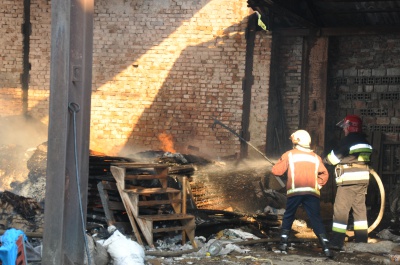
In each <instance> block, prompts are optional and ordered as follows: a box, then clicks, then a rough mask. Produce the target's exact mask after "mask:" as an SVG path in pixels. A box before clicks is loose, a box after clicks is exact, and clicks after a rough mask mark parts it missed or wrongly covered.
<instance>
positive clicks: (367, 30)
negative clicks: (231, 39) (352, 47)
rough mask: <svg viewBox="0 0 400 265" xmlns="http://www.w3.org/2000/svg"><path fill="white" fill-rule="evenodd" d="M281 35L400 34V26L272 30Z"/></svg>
mask: <svg viewBox="0 0 400 265" xmlns="http://www.w3.org/2000/svg"><path fill="white" fill-rule="evenodd" d="M272 33H273V34H277V35H281V36H313V35H314V36H320V37H323V36H325V37H329V36H357V35H386V34H399V33H400V27H387V26H369V27H338V28H320V29H308V28H280V29H275V30H273V31H272Z"/></svg>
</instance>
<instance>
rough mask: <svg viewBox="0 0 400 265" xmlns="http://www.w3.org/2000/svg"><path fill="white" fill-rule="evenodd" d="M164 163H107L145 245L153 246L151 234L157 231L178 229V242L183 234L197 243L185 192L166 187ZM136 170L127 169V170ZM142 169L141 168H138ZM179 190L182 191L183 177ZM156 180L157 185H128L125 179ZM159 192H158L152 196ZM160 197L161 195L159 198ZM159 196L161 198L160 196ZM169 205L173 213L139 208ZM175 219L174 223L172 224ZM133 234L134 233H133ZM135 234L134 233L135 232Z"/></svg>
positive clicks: (193, 221)
mask: <svg viewBox="0 0 400 265" xmlns="http://www.w3.org/2000/svg"><path fill="white" fill-rule="evenodd" d="M168 168H169V166H168V165H162V164H143V163H117V164H115V165H113V166H111V173H112V174H113V176H114V178H115V180H116V182H117V188H118V190H119V192H120V195H121V198H122V200H123V202H124V206H125V209H126V210H127V213H128V214H129V215H131V217H130V220H131V223H132V226H133V225H136V224H137V225H138V226H139V228H140V230H141V232H142V234H143V236H144V237H145V239H146V241H147V243H148V245H149V246H150V247H154V242H153V238H154V234H155V233H160V232H170V231H182V243H184V242H185V238H186V236H187V237H188V238H189V240H190V241H191V243H192V245H193V247H197V246H196V243H195V241H194V236H195V229H196V224H195V217H194V216H193V215H189V214H187V213H186V192H183V193H182V191H181V190H179V189H174V188H170V187H168V181H167V177H168ZM132 170H133V172H135V170H136V171H137V172H135V173H131V171H132ZM142 171H143V172H142ZM183 179H184V181H183V182H182V183H183V187H182V190H184V191H186V182H187V180H186V177H184V178H183ZM127 180H129V181H137V180H158V181H159V183H160V187H152V188H147V187H141V186H135V187H128V186H127V185H126V181H127ZM155 195H159V196H155ZM161 197H162V198H161ZM160 198H161V199H160ZM165 205H170V206H171V208H172V209H173V213H169V214H165V213H164V214H160V213H158V214H142V213H141V209H143V208H146V207H153V208H154V207H161V206H165ZM162 222H170V223H173V225H172V226H168V227H167V226H160V225H159V224H160V223H162ZM177 223H178V225H176V224H177ZM135 234H136V233H135ZM136 236H137V235H136Z"/></svg>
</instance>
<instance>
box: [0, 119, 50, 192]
mask: <svg viewBox="0 0 400 265" xmlns="http://www.w3.org/2000/svg"><path fill="white" fill-rule="evenodd" d="M46 141H47V125H45V124H43V123H41V122H40V121H38V120H35V119H33V118H31V117H26V116H22V115H21V116H7V117H0V178H1V179H0V191H3V190H9V191H13V183H22V182H24V181H26V180H27V179H28V174H29V170H28V168H27V161H28V159H29V158H30V157H31V155H32V154H33V153H34V150H35V149H36V147H37V146H38V145H40V144H41V143H43V142H46Z"/></svg>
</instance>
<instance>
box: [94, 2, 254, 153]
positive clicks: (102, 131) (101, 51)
mask: <svg viewBox="0 0 400 265" xmlns="http://www.w3.org/2000/svg"><path fill="white" fill-rule="evenodd" d="M249 14H250V13H249V10H248V8H247V6H246V3H245V2H243V1H208V2H207V3H206V2H204V1H198V2H191V3H190V4H189V3H187V2H185V1H142V2H135V3H132V2H124V1H98V2H96V16H95V22H94V31H95V33H94V38H95V40H94V69H93V70H94V72H93V82H94V91H93V97H92V98H93V101H92V125H91V129H92V133H91V139H92V141H91V148H93V149H99V151H102V150H106V151H107V152H108V153H114V152H120V153H122V154H129V153H133V152H137V151H142V150H147V149H160V146H161V142H160V140H159V135H160V134H162V133H165V134H167V135H170V136H171V137H172V141H173V142H174V148H175V150H176V151H178V152H183V153H185V152H186V151H187V148H188V146H189V145H191V146H196V147H198V148H199V150H200V152H201V153H202V154H212V156H213V157H215V156H217V155H227V154H232V153H235V152H238V150H239V141H238V139H237V138H236V137H235V136H234V135H232V134H230V133H229V132H228V131H226V130H225V129H223V128H221V127H219V126H217V127H216V128H215V129H214V130H213V129H212V124H213V118H214V117H215V118H217V119H219V120H221V121H223V122H224V123H225V124H226V125H228V126H230V127H232V128H233V129H235V130H237V131H238V130H240V126H241V117H242V103H243V99H242V93H243V92H242V79H243V77H244V67H245V63H244V62H245V47H246V42H245V35H244V32H245V29H246V26H247V16H248V15H249Z"/></svg>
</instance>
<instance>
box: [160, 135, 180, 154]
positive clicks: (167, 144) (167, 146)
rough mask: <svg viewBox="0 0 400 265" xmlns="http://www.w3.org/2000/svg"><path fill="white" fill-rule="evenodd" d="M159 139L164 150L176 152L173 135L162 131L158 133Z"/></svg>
mask: <svg viewBox="0 0 400 265" xmlns="http://www.w3.org/2000/svg"><path fill="white" fill-rule="evenodd" d="M158 140H160V142H161V146H160V147H161V149H162V150H163V151H164V152H170V153H175V152H176V151H175V149H174V143H173V141H172V135H170V134H167V133H165V132H164V133H161V134H159V135H158Z"/></svg>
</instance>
